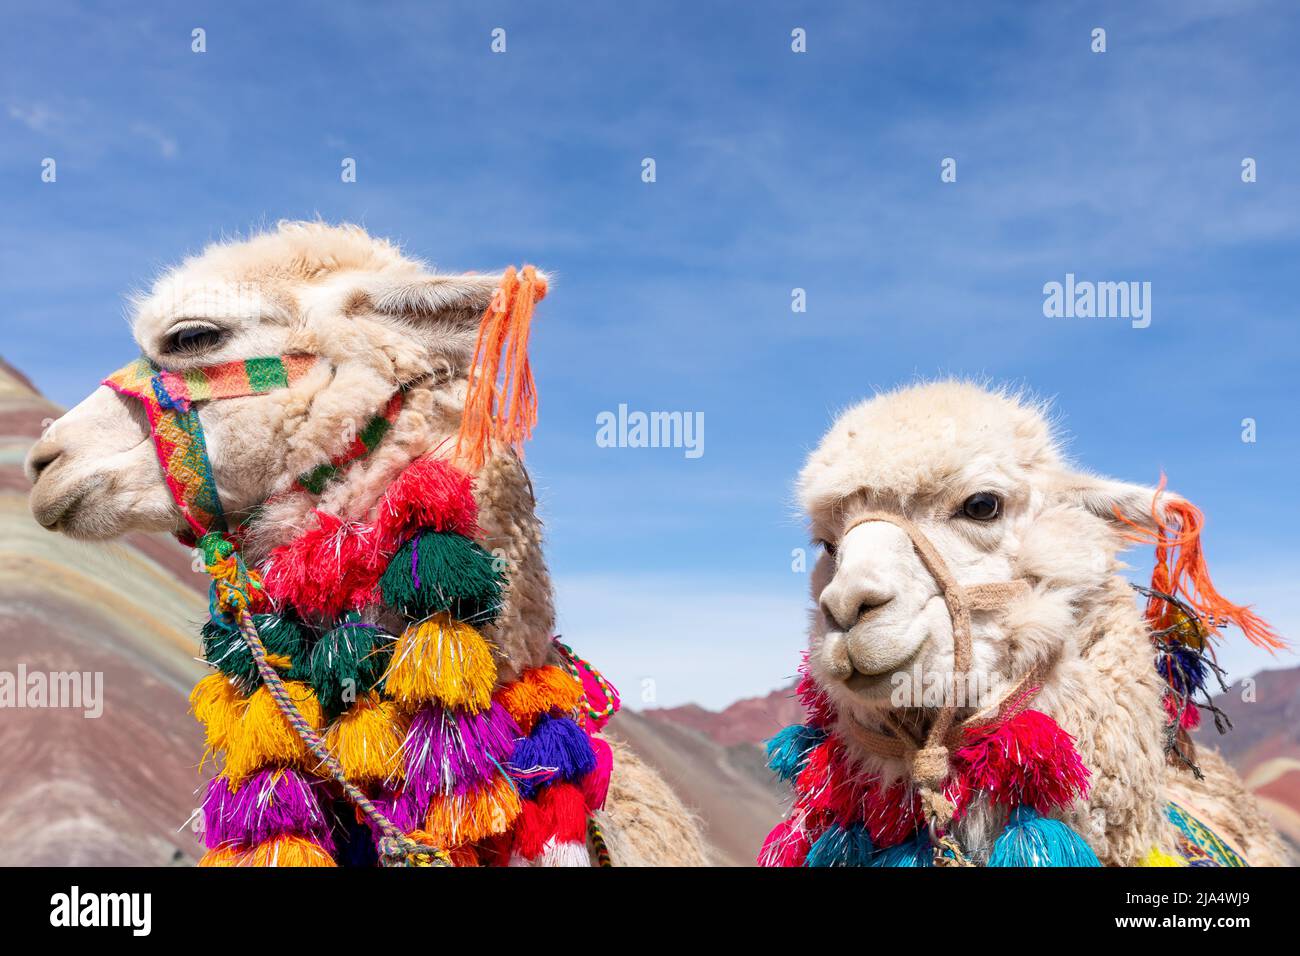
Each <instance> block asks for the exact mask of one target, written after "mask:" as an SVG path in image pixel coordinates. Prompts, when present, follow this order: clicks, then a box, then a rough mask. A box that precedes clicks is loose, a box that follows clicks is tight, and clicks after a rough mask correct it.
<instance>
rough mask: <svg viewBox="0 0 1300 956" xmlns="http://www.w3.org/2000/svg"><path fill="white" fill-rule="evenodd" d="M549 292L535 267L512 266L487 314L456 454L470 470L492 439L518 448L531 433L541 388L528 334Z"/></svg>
mask: <svg viewBox="0 0 1300 956" xmlns="http://www.w3.org/2000/svg"><path fill="white" fill-rule="evenodd" d="M545 295H546V280H545V279H543V278H541V277H540V276H539V275H538V274H537V270H536V269H535V268H533V267H532V266H524V268H523V271H522V272H516V271H515V269H514V267H513V266H511V267H510V268H508V269H507V270H506V272H505V275H504V276H502V278H501V287H500V288H499V289H497V292H496V295H494V296H493V298H492V304H491V305H489V306H488V309H487V311H486V312H485V313H484V314H483V319H482V322H481V323H480V325H479V331H478V341H477V342H475V344H474V363H473V372H472V374H471V376H470V383H469V392H468V394H467V395H466V397H465V411H464V415H463V417H462V418H461V425H460V432H459V434H458V435H457V436H456V451H455V458H456V460H457V461H459V462H461V463H463V464H464V465H465V467H466V468H467V469H468V470H469V471H471V472H477V471H478V470H479V469H480V468H482V467H483V463H484V462H485V461H487V457H488V455H489V453H490V451H491V444H492V441H493V440H496V441H499V442H501V443H502V444H505V445H509V446H511V447H512V448H514V449H515V450H516V451H519V450H520V446H522V444H523V443H524V442H525V441H526V440H527V439H528V438H530V437H531V436H532V434H533V427H534V426H535V425H536V424H537V388H536V384H535V383H534V381H533V371H532V367H531V366H530V365H529V362H528V332H529V328H530V326H531V324H532V319H533V307H534V306H535V305H536V304H537V303H538V302H540V301H541V300H542V298H543V297H544V296H545ZM498 377H500V378H501V383H500V384H499V385H498V383H497V379H498Z"/></svg>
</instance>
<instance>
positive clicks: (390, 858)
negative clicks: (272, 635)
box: [236, 607, 451, 866]
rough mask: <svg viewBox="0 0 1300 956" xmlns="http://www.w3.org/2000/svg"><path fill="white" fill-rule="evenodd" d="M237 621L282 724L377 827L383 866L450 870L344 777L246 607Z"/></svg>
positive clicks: (439, 853) (443, 858) (440, 854)
mask: <svg viewBox="0 0 1300 956" xmlns="http://www.w3.org/2000/svg"><path fill="white" fill-rule="evenodd" d="M236 619H237V621H238V623H239V633H240V635H241V636H242V637H243V639H244V643H245V644H247V645H248V650H249V651H250V652H251V653H252V655H253V661H254V662H255V663H256V664H257V671H258V673H259V674H261V675H262V680H263V681H264V682H265V683H266V689H267V690H268V691H269V692H270V694H271V697H272V698H274V700H275V703H276V706H278V707H279V708H280V712H281V713H282V714H284V718H285V720H287V721H289V726H291V727H292V728H293V729H294V732H295V733H297V735H298V736H299V737H301V738H302V741H303V743H305V744H306V745H307V747H308V749H309V750H311V752H312V753H313V754H314V755H315V756H316V758H317V759H318V760H320V762H321V764H322V765H324V767H325V769H327V770H328V771H329V772H330V776H332V777H333V778H334V779H335V780H336V781H338V784H339V786H340V787H342V788H343V792H344V793H346V794H347V795H348V799H350V800H351V801H352V802H353V803H355V804H356V805H357V806H358V807H360V808H361V812H362V813H364V814H365V815H366V816H367V817H369V818H370V819H371V821H372V822H373V823H374V824H375V826H377V827H378V828H379V830H380V832H381V833H383V837H382V838H381V839H380V841H379V852H380V854H381V855H382V857H383V860H384V866H450V865H451V857H450V856H448V855H447V851H446V850H444V849H442V848H441V847H436V846H426V845H424V844H421V843H417V842H415V841H414V840H412V839H411V838H410V837H408V836H407V835H406V834H405V833H403V832H402V831H401V830H400V829H399V828H398V827H397V825H396V824H394V823H393V821H392V820H390V819H388V817H387V816H386V815H385V814H384V812H383V811H382V810H380V809H379V808H378V807H377V806H375V805H374V803H372V802H371V800H370V798H369V797H367V796H366V795H365V794H364V793H362V792H361V790H360V789H359V788H358V787H357V785H356V784H354V783H353V782H352V781H351V780H349V779H348V778H347V776H346V775H345V774H344V773H343V768H342V767H341V766H340V765H339V762H338V760H337V759H336V758H335V756H334V755H333V754H332V753H330V751H329V748H328V747H326V746H325V741H323V740H321V737H320V734H318V733H316V731H315V730H314V729H313V728H312V726H311V724H309V723H307V721H306V720H305V719H304V718H303V716H302V713H301V712H299V710H298V708H297V706H296V705H295V704H294V702H293V699H292V698H291V697H290V696H289V692H288V691H287V690H286V689H285V686H284V681H282V680H281V679H280V675H279V673H278V672H277V671H276V669H275V668H274V667H272V666H271V663H270V661H268V660H267V659H266V645H264V644H263V643H262V638H261V636H260V635H259V634H258V633H257V625H256V624H255V623H254V622H253V616H252V615H251V614H249V613H248V609H247V608H246V607H240V608H238V609H237V610H236Z"/></svg>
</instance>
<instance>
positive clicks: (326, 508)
mask: <svg viewBox="0 0 1300 956" xmlns="http://www.w3.org/2000/svg"><path fill="white" fill-rule="evenodd" d="M501 278H502V277H501V276H487V275H475V274H465V275H441V274H436V273H434V272H433V271H431V270H430V269H429V267H427V266H426V265H425V264H424V263H423V262H421V261H419V260H416V259H413V258H410V257H408V256H406V255H404V254H403V253H402V252H401V251H400V250H399V248H398V247H397V246H395V245H393V244H392V243H390V242H388V241H386V240H383V239H379V238H373V237H371V236H370V235H368V234H367V233H366V232H365V231H364V230H362V229H361V228H359V227H356V226H351V225H344V226H331V225H326V224H324V223H320V222H288V223H281V224H279V225H278V226H277V227H276V228H275V229H273V230H271V231H267V232H263V233H260V234H257V235H254V236H252V237H251V238H248V239H245V240H242V241H232V242H226V243H218V244H214V245H211V246H209V247H207V248H206V249H205V250H203V252H202V253H201V254H199V255H196V256H193V257H190V258H188V259H186V260H185V261H184V262H182V263H181V264H180V265H179V266H177V267H175V268H173V269H171V270H170V271H168V272H166V273H165V274H164V275H163V276H162V277H161V278H160V279H159V280H158V281H157V282H156V283H155V284H154V286H153V287H152V289H151V291H150V292H149V293H148V294H145V295H140V296H138V297H136V298H135V300H134V301H133V312H134V318H133V330H134V336H135V339H136V341H137V343H138V344H139V347H140V349H141V350H142V352H143V353H144V355H145V356H146V357H147V358H148V359H149V360H151V361H152V362H153V363H154V364H155V365H156V366H157V367H159V368H162V369H166V370H170V371H173V372H175V371H179V372H182V373H183V372H184V371H185V370H189V369H195V368H198V367H205V368H206V367H212V366H220V365H221V364H222V363H230V362H239V361H242V360H247V359H250V358H253V357H259V356H293V355H306V356H314V357H315V361H314V362H313V363H312V364H310V365H303V366H302V367H301V368H298V367H297V366H295V370H294V373H293V376H291V377H290V378H287V379H286V382H285V383H282V384H284V385H285V387H278V388H275V389H273V390H268V391H266V392H265V393H264V394H261V393H247V392H246V393H243V394H242V397H232V398H229V399H228V400H224V401H207V402H204V403H202V404H196V405H195V406H194V408H195V409H197V410H198V419H199V422H200V423H201V429H202V435H203V439H204V441H205V442H206V448H207V454H208V457H209V459H210V461H211V475H212V478H213V479H214V481H215V492H216V499H217V501H218V503H219V504H218V506H219V507H220V508H221V509H222V510H223V511H224V514H225V516H227V517H229V518H232V519H239V518H242V517H250V516H251V520H249V521H248V523H247V525H246V526H245V530H246V536H245V538H244V540H243V541H242V544H241V545H240V549H241V553H242V556H243V559H244V561H245V562H246V563H247V565H248V566H249V567H262V566H264V565H266V564H267V563H268V559H270V558H271V557H272V556H273V555H275V554H278V553H280V551H277V549H281V550H282V549H284V548H285V547H287V546H290V544H291V543H292V542H294V541H295V540H302V538H303V536H304V535H305V534H307V535H309V534H311V533H313V532H323V531H325V530H327V528H326V526H328V527H337V528H351V527H360V526H363V525H364V523H365V522H367V521H369V520H373V519H374V518H375V514H376V509H377V506H378V504H379V503H380V502H381V500H386V499H385V497H384V496H385V494H386V492H387V491H388V490H389V489H390V488H391V487H393V486H394V483H395V482H397V481H398V479H399V478H401V477H402V476H403V475H406V474H410V473H411V472H410V470H411V469H412V467H413V465H414V464H417V463H419V462H422V461H424V462H428V461H430V460H432V461H435V462H441V461H443V460H444V459H447V458H448V457H449V456H450V454H451V452H452V447H451V443H452V441H453V440H454V439H455V438H456V435H457V430H458V428H459V427H460V425H461V421H462V412H463V409H464V407H465V404H466V400H467V393H468V392H469V391H470V382H471V378H472V376H471V370H472V365H473V357H474V354H475V347H476V336H477V334H478V331H479V317H480V316H481V315H484V314H485V313H486V311H487V310H488V308H489V305H490V304H492V302H493V296H494V293H495V292H496V290H497V289H498V286H499V283H500V281H501ZM542 279H543V281H544V277H542ZM286 367H287V366H286ZM250 380H251V375H250ZM399 389H401V390H402V392H401V394H402V395H403V398H402V401H401V402H400V410H398V411H396V412H395V414H392V415H390V416H389V419H390V420H388V425H387V426H386V433H384V432H383V431H380V432H378V433H377V434H380V435H382V438H381V439H380V440H378V441H377V443H376V442H374V441H373V438H374V436H373V435H367V434H366V433H365V429H366V427H367V423H368V422H369V423H370V424H372V425H373V424H374V423H375V422H376V421H378V419H377V418H373V417H372V416H375V413H376V411H377V410H379V409H384V408H385V404H386V403H389V402H390V398H392V397H394V396H395V393H397V392H398V390H399ZM196 400H197V399H196ZM390 410H391V406H390ZM150 430H151V428H150V424H149V422H148V421H146V418H145V414H144V412H143V411H142V408H141V403H138V402H136V401H134V400H131V399H128V398H126V397H124V396H123V395H121V394H118V392H116V391H114V390H112V389H110V388H109V387H105V386H101V387H100V388H99V389H97V390H96V391H95V392H93V393H92V394H91V395H90V396H89V397H88V398H86V399H85V400H84V401H82V402H81V403H80V404H79V405H77V406H76V407H75V408H73V409H71V410H70V411H68V412H67V413H66V414H65V415H64V416H63V417H61V418H60V419H58V420H57V421H56V422H55V423H54V424H53V426H52V427H50V428H49V429H48V430H47V432H46V434H45V435H44V436H43V437H42V438H41V440H40V441H39V442H38V443H37V444H36V445H35V446H34V447H33V448H32V450H31V452H30V454H29V456H28V459H27V463H26V468H27V472H28V476H29V478H30V479H31V480H32V482H33V489H32V493H31V508H32V511H33V513H34V515H35V516H36V519H37V520H38V521H39V522H40V523H41V524H42V525H43V526H45V527H46V528H48V529H50V530H53V531H57V532H61V533H64V534H67V535H70V536H72V537H74V538H80V539H84V540H105V539H110V538H114V537H117V536H119V535H123V534H126V533H128V532H132V531H144V532H173V533H177V532H184V531H185V530H186V520H185V519H186V517H187V516H189V515H188V512H183V511H182V509H181V508H179V507H178V505H177V503H176V500H175V498H174V495H173V493H172V491H171V490H169V487H168V484H167V483H166V482H165V481H164V476H163V474H162V473H161V472H160V468H159V462H158V459H157V458H156V457H155V450H154V448H153V445H152V443H151V441H150ZM359 439H361V440H362V441H361V443H362V444H364V445H366V446H367V448H366V449H363V450H368V452H369V453H368V454H365V455H364V456H363V457H359V458H357V459H356V460H355V461H351V462H350V463H348V464H346V465H345V466H344V467H341V468H340V469H339V471H338V473H337V475H336V476H335V480H333V481H332V482H326V483H323V484H322V485H321V486H320V487H312V488H308V487H305V486H304V485H303V484H302V483H301V481H300V476H303V475H308V474H311V473H313V470H317V473H318V472H319V469H322V468H326V469H328V467H329V463H330V462H331V461H335V462H338V461H340V460H341V459H340V456H343V455H344V454H345V452H346V450H347V449H350V448H355V447H356V446H357V445H358V440H359ZM371 444H373V445H374V447H373V448H370V447H369V446H370V445H371ZM169 480H170V479H169ZM474 502H476V503H477V524H476V526H475V534H474V535H473V540H474V541H475V543H476V545H477V546H481V548H482V549H484V550H485V551H486V552H488V553H490V554H491V555H492V556H493V558H494V560H495V561H496V562H499V565H500V566H502V567H504V568H505V569H506V575H505V583H504V591H503V592H502V594H501V599H500V601H499V608H497V609H495V610H494V613H495V620H494V621H493V622H491V623H485V624H484V625H483V626H482V628H481V629H482V630H483V632H484V635H485V636H486V637H487V639H488V644H489V646H490V649H491V654H492V663H494V664H495V668H496V679H497V683H498V687H504V686H505V685H508V684H510V683H511V682H515V681H518V680H520V679H521V678H523V677H524V676H526V675H527V674H529V673H532V672H534V669H537V668H544V667H546V666H547V665H554V664H556V663H557V661H558V651H557V648H556V645H555V644H554V643H553V634H554V623H555V613H554V608H553V604H552V590H551V582H550V578H549V574H548V571H547V566H546V562H545V560H544V558H543V555H542V526H541V522H540V520H539V519H538V517H537V513H536V502H535V500H534V497H533V489H532V485H531V482H530V480H529V477H528V474H527V471H526V470H525V469H524V467H523V465H522V463H521V461H520V460H519V457H518V456H517V455H516V454H515V453H514V451H513V450H512V448H510V447H509V446H508V445H506V446H502V445H501V444H500V443H498V444H495V445H492V446H491V447H490V451H489V453H488V454H486V456H485V461H483V462H482V465H481V467H480V468H479V469H478V471H477V473H476V474H475V475H474V478H473V501H472V502H471V503H470V505H469V506H470V507H472V506H473V503H474ZM189 517H192V516H189ZM469 525H474V522H473V521H471V522H469ZM413 553H414V552H413ZM272 563H273V562H272ZM314 572H315V569H313V568H307V569H305V576H306V577H308V578H309V577H310V576H311V575H312V574H313V573H314ZM268 584H269V583H268ZM322 600H323V601H326V602H328V601H329V600H332V598H331V597H330V596H328V595H327V596H325V597H322ZM309 617H310V615H307V614H304V620H305V622H306V623H307V624H308V625H317V626H321V627H323V626H325V624H326V623H327V621H325V620H324V619H321V620H315V621H313V620H309V619H308V618H309ZM390 624H391V622H390V621H386V620H383V619H379V618H376V619H375V620H373V621H369V622H368V623H366V624H364V625H361V626H372V625H373V626H380V625H382V626H383V627H385V628H388V627H389V626H390ZM397 627H398V631H400V624H399V625H398V626H397ZM394 633H397V632H394ZM267 640H268V643H269V641H270V639H269V638H268V639H267ZM417 679H418V675H417ZM250 709H251V708H250ZM273 713H274V712H273ZM275 716H276V717H277V718H278V717H279V715H275ZM280 729H281V730H283V727H281V728H280ZM211 732H212V728H211V727H209V733H211ZM295 743H296V741H295ZM611 746H612V750H613V757H614V766H613V771H612V779H611V780H610V784H609V790H608V795H607V797H606V798H605V803H604V809H603V810H601V811H599V812H598V813H596V814H595V818H596V819H597V820H598V822H599V823H600V825H601V827H602V829H603V833H604V839H605V842H606V844H607V847H608V851H609V854H610V856H611V858H612V862H613V863H614V864H616V865H700V864H703V863H705V862H706V861H705V857H704V852H703V849H702V847H703V846H704V844H703V840H702V837H701V834H700V832H699V829H698V825H697V823H696V821H695V820H694V818H693V817H692V816H691V814H690V813H689V812H688V811H687V810H686V809H685V808H684V807H683V806H682V804H681V803H680V802H679V801H678V800H677V798H676V797H675V796H674V795H673V794H672V792H671V791H670V789H669V788H668V787H667V785H666V784H665V783H664V781H663V780H662V779H661V778H660V777H659V776H658V775H657V774H656V773H655V772H654V771H653V770H652V769H650V768H649V767H647V766H646V765H645V764H644V763H642V762H641V761H640V760H639V759H638V758H637V757H636V755H635V754H633V753H632V752H630V751H629V750H627V749H626V748H624V747H621V746H619V745H617V744H616V743H615V744H612V745H611ZM586 856H587V854H585V853H583V854H582V857H583V859H582V860H581V861H578V860H575V859H573V857H572V855H570V857H569V859H568V862H569V863H571V864H573V865H586V864H587V859H586ZM515 862H519V861H518V860H516V861H515Z"/></svg>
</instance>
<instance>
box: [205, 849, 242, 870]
mask: <svg viewBox="0 0 1300 956" xmlns="http://www.w3.org/2000/svg"><path fill="white" fill-rule="evenodd" d="M243 858H244V851H243V850H241V849H239V847H237V846H235V845H234V844H231V843H228V844H226V845H225V846H219V847H216V848H215V849H212V850H209V851H208V852H207V853H204V854H203V856H202V857H201V858H200V859H199V864H198V865H199V866H239V865H240V861H241V860H243Z"/></svg>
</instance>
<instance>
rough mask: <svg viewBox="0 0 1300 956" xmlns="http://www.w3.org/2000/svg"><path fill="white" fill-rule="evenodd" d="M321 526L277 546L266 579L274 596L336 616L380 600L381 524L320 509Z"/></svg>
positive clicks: (303, 608)
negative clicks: (378, 531) (377, 526)
mask: <svg viewBox="0 0 1300 956" xmlns="http://www.w3.org/2000/svg"><path fill="white" fill-rule="evenodd" d="M316 522H317V526H316V527H315V528H314V529H312V530H311V531H308V532H306V533H305V534H302V535H300V536H299V537H298V538H296V539H294V540H293V541H291V542H290V543H289V544H285V545H281V546H280V547H278V548H276V549H275V550H274V551H272V552H271V557H270V559H269V560H268V561H267V564H266V566H265V567H264V569H263V574H262V584H263V587H264V588H265V589H266V593H267V594H268V595H270V597H271V599H272V600H274V601H276V602H277V603H279V604H290V605H292V606H293V607H294V608H295V609H297V610H298V611H300V612H302V613H304V614H308V615H312V614H315V615H320V616H322V617H324V618H327V619H328V618H334V617H337V616H338V615H339V614H340V613H342V612H343V611H345V610H355V609H358V608H362V607H366V606H367V605H369V604H373V603H375V601H376V600H377V597H376V595H375V590H376V587H377V585H378V582H379V576H380V574H382V573H383V570H384V563H385V562H384V556H383V555H382V553H381V552H380V550H379V547H378V544H379V542H378V538H377V535H376V533H375V530H374V529H373V528H371V527H370V526H369V525H364V524H357V523H354V522H348V521H343V520H342V519H341V518H338V517H337V516H335V515H332V514H329V513H328V512H324V511H317V512H316Z"/></svg>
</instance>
